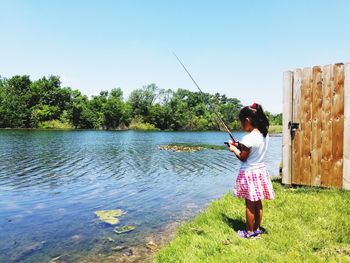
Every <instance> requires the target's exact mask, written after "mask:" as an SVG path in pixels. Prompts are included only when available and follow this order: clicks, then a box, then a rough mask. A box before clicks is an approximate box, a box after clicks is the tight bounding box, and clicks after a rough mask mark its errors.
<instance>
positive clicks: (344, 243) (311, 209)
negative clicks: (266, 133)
mask: <svg viewBox="0 0 350 263" xmlns="http://www.w3.org/2000/svg"><path fill="white" fill-rule="evenodd" d="M274 188H275V191H276V199H275V200H273V201H266V202H264V220H263V221H264V222H263V227H264V228H265V229H266V230H267V232H268V233H267V234H264V235H263V236H262V238H261V239H258V240H245V239H241V238H239V237H237V234H236V231H237V230H239V229H243V228H244V227H245V215H244V210H245V206H244V201H243V200H241V199H237V198H234V197H233V196H232V195H231V194H227V195H225V196H223V197H222V198H221V199H219V200H215V201H213V202H212V203H211V204H210V205H209V207H208V208H207V209H206V210H205V211H204V212H202V213H201V214H199V215H197V216H196V217H195V218H194V220H192V221H191V222H188V223H185V224H184V225H182V226H181V227H180V228H179V229H178V230H177V233H176V236H175V238H174V239H173V241H171V242H170V244H168V245H166V246H165V247H163V248H162V249H161V250H160V251H159V252H158V253H157V255H156V256H155V258H154V261H155V262H188V263H195V262H198V263H199V262H201V263H202V262H208V263H209V262H210V263H213V262H220V263H222V262H350V192H346V191H342V190H326V189H310V188H296V189H294V188H284V187H283V186H281V185H280V184H279V183H277V182H274Z"/></svg>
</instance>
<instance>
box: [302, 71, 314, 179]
mask: <svg viewBox="0 0 350 263" xmlns="http://www.w3.org/2000/svg"><path fill="white" fill-rule="evenodd" d="M311 76H312V69H311V68H304V69H303V71H302V80H301V114H300V115H301V116H300V117H301V118H300V126H301V131H300V136H301V140H300V144H301V151H300V158H301V160H300V166H301V167H300V175H299V181H300V184H302V185H310V183H311V125H312V122H311V109H312V108H311V106H312V105H311V102H312V89H311V88H312V87H311Z"/></svg>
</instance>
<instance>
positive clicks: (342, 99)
mask: <svg viewBox="0 0 350 263" xmlns="http://www.w3.org/2000/svg"><path fill="white" fill-rule="evenodd" d="M285 74H286V73H285ZM288 77H290V75H288V76H286V75H285V83H288V82H289V83H292V98H291V100H292V118H291V119H292V121H293V122H295V123H299V129H297V130H296V132H295V135H294V139H292V142H291V158H290V159H289V160H290V161H291V167H290V168H287V169H286V171H288V170H289V169H290V171H291V176H290V177H291V183H292V184H298V185H312V186H324V187H337V188H339V187H343V188H345V189H350V63H348V64H345V65H344V64H342V63H339V64H335V65H326V66H324V67H319V66H315V67H313V68H304V69H302V70H300V69H296V70H295V71H294V72H293V74H292V81H290V80H289V79H288ZM284 85H285V86H286V85H288V84H284ZM284 92H286V90H284ZM287 98H288V96H287V94H284V114H288V115H287V119H288V121H289V118H290V115H289V114H290V112H289V111H288V108H287V105H288V103H287V102H285V100H286V99H287ZM286 122H287V120H286ZM283 132H284V133H286V135H284V141H283V145H284V152H287V148H286V147H285V146H286V145H288V142H287V141H286V140H287V138H288V136H289V137H290V135H289V133H290V131H289V130H287V126H286V123H284V130H283ZM283 162H284V163H285V162H287V163H288V160H286V161H285V160H284V159H283ZM284 177H285V178H284V180H282V181H283V182H284V183H287V182H289V181H288V180H289V177H288V175H287V174H286V175H284Z"/></svg>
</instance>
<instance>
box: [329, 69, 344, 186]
mask: <svg viewBox="0 0 350 263" xmlns="http://www.w3.org/2000/svg"><path fill="white" fill-rule="evenodd" d="M333 70H334V71H333V74H334V93H333V94H334V95H333V101H332V116H333V120H332V156H333V162H332V180H331V182H330V183H331V184H330V186H333V187H342V185H343V179H342V178H343V143H344V64H341V63H340V64H335V65H334V67H333Z"/></svg>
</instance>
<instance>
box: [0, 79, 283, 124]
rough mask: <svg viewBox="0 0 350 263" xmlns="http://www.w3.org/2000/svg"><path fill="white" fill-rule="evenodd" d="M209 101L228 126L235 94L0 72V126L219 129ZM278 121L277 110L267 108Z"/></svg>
mask: <svg viewBox="0 0 350 263" xmlns="http://www.w3.org/2000/svg"><path fill="white" fill-rule="evenodd" d="M208 102H209V103H210V105H212V106H213V107H215V110H216V111H217V112H219V114H221V116H222V117H223V119H224V120H225V122H226V123H227V124H228V125H229V127H230V128H231V129H233V130H237V129H239V122H238V120H237V115H238V112H239V110H240V108H241V107H242V104H241V102H240V101H239V100H238V99H236V98H228V97H227V96H226V95H224V94H223V95H221V94H219V93H215V94H214V95H212V94H209V93H205V94H202V93H199V92H192V91H189V90H186V89H178V90H176V91H173V90H170V89H160V88H158V87H157V86H156V85H155V84H150V85H147V86H144V87H142V88H140V89H136V90H134V91H132V92H131V94H130V96H129V97H128V98H127V99H124V97H123V91H122V90H121V89H120V88H114V89H112V90H110V91H101V92H100V94H99V95H98V96H92V97H91V98H89V97H88V96H86V95H84V94H82V93H81V92H80V91H79V90H74V89H71V88H70V87H62V86H61V81H60V78H59V77H58V76H48V77H43V78H40V79H38V80H35V81H32V80H31V79H30V77H29V76H27V75H22V76H19V75H17V76H13V77H11V78H8V79H7V78H3V77H0V128H76V129H107V130H108V129H150V130H152V129H159V130H218V129H220V127H219V124H218V122H217V119H216V116H215V114H214V113H213V112H212V111H210V110H209V109H208ZM267 114H268V116H269V118H270V122H271V123H272V124H274V125H280V124H282V115H281V114H277V115H273V114H270V113H268V112H267Z"/></svg>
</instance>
